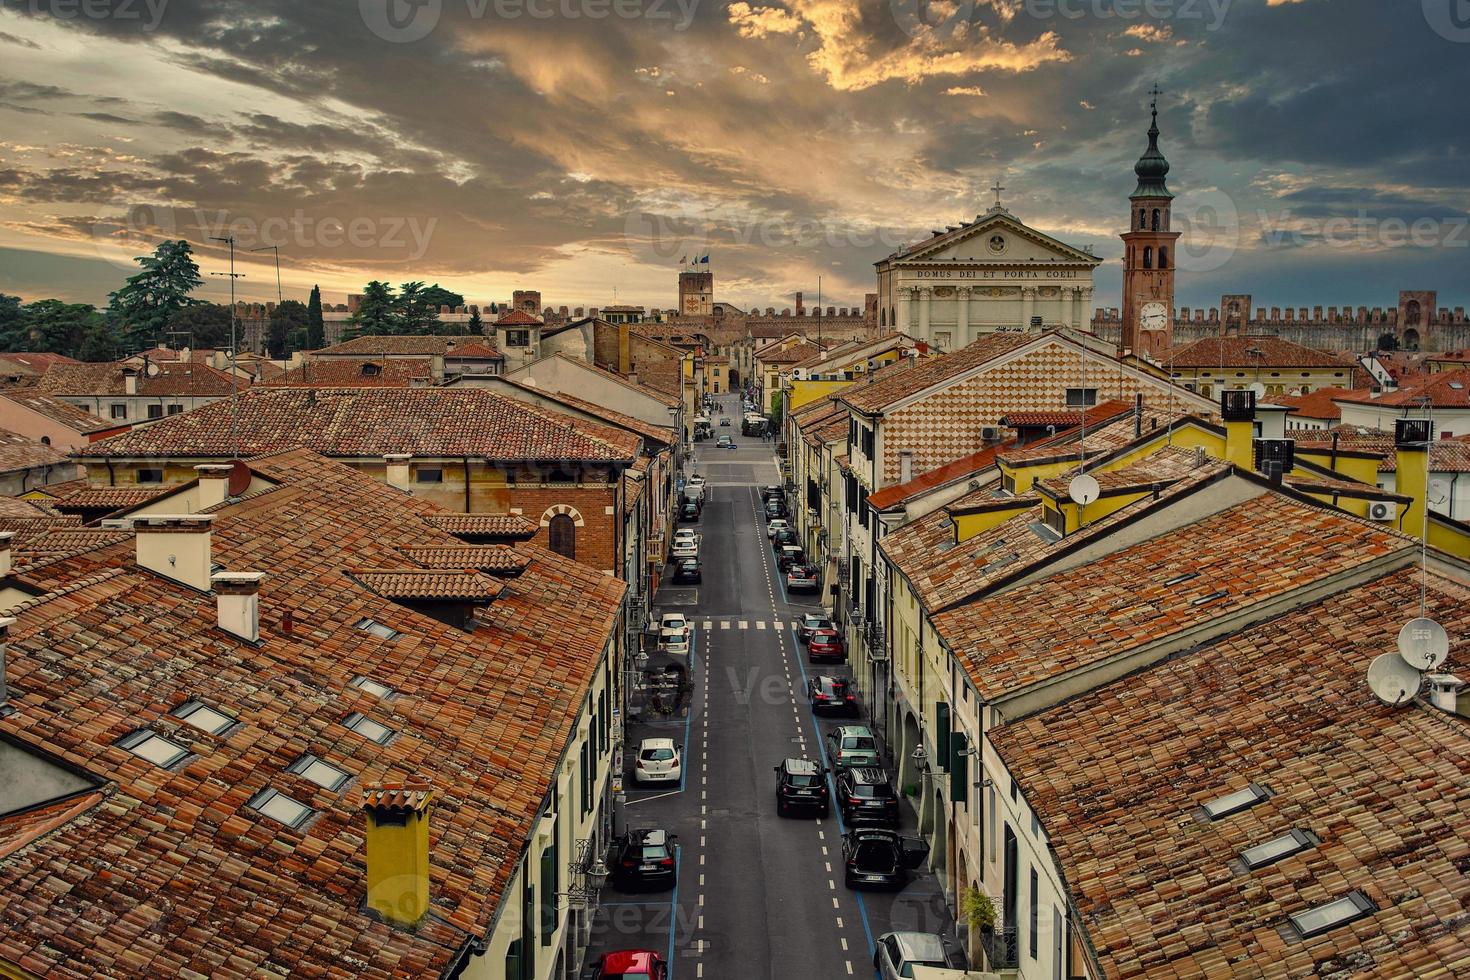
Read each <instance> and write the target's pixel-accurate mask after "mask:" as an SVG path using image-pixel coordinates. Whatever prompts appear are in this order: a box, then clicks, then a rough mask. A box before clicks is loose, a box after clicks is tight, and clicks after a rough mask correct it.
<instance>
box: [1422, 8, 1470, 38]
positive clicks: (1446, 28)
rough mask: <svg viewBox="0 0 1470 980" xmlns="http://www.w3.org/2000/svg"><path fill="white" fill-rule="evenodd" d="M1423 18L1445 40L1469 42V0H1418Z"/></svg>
mask: <svg viewBox="0 0 1470 980" xmlns="http://www.w3.org/2000/svg"><path fill="white" fill-rule="evenodd" d="M1420 3H1421V4H1422V5H1423V7H1424V20H1425V22H1426V23H1428V24H1429V27H1430V29H1431V30H1433V31H1434V33H1436V34H1438V35H1439V36H1440V37H1442V38H1444V39H1445V40H1446V41H1454V42H1456V43H1458V44H1466V43H1470V0H1420Z"/></svg>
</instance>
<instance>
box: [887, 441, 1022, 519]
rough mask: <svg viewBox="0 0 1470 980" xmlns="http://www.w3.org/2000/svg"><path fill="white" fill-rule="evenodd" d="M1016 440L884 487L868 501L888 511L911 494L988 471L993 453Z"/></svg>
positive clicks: (989, 447)
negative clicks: (906, 480)
mask: <svg viewBox="0 0 1470 980" xmlns="http://www.w3.org/2000/svg"><path fill="white" fill-rule="evenodd" d="M1014 445H1015V440H1011V441H1010V442H1005V443H997V444H996V445H994V446H988V447H986V448H985V449H982V450H980V451H979V452H978V453H971V454H970V455H968V456H961V457H960V458H959V459H957V460H955V461H954V462H953V463H946V464H945V465H944V466H941V467H939V468H938V469H933V470H930V471H929V472H927V473H920V474H919V475H918V476H916V477H914V478H913V479H912V480H909V481H908V482H907V483H896V484H894V485H893V486H889V487H884V488H883V489H882V490H879V491H878V492H877V493H875V494H871V495H870V496H869V497H868V503H869V504H870V505H871V506H872V507H873V508H875V509H876V510H887V509H888V508H890V507H898V506H899V505H901V504H903V503H905V502H906V501H908V500H909V499H910V498H911V497H917V496H920V495H922V494H925V493H928V492H929V491H930V490H936V489H938V488H939V487H942V486H947V485H948V484H950V483H953V482H955V481H956V480H963V479H964V478H965V477H967V476H971V475H973V474H975V473H979V472H980V471H982V470H988V469H990V468H991V467H992V466H994V465H995V457H996V454H997V453H999V452H1001V451H1002V450H1004V449H1006V448H1008V447H1011V446H1014Z"/></svg>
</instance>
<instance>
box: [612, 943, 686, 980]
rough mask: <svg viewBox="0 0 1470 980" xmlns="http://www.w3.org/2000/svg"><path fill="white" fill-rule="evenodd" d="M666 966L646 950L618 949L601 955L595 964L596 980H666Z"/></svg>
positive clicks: (650, 951)
mask: <svg viewBox="0 0 1470 980" xmlns="http://www.w3.org/2000/svg"><path fill="white" fill-rule="evenodd" d="M668 975H669V967H668V964H667V963H665V962H664V958H663V957H662V956H660V955H658V954H657V953H655V952H653V951H652V950H648V949H620V950H617V951H616V952H613V953H603V954H602V959H601V960H599V961H598V963H597V980H617V978H619V977H622V978H624V980H666V978H667V977H668Z"/></svg>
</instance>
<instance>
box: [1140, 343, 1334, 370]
mask: <svg viewBox="0 0 1470 980" xmlns="http://www.w3.org/2000/svg"><path fill="white" fill-rule="evenodd" d="M1250 351H1259V352H1260V353H1259V354H1252V353H1250ZM1159 360H1160V362H1161V363H1163V364H1168V365H1172V366H1173V367H1176V368H1179V367H1200V368H1207V367H1216V368H1218V367H1219V366H1220V365H1222V364H1224V365H1225V366H1227V367H1240V366H1242V365H1248V366H1250V367H1255V366H1256V365H1259V366H1261V367H1263V368H1281V367H1285V368H1313V367H1315V368H1324V367H1330V368H1341V367H1349V368H1353V367H1356V366H1357V361H1356V360H1355V359H1354V358H1353V357H1352V356H1351V355H1348V354H1338V353H1334V352H1332V351H1325V350H1317V349H1316V348H1314V347H1306V346H1304V345H1302V344H1297V343H1293V342H1292V341H1290V340H1283V339H1282V338H1280V337H1270V336H1261V337H1249V336H1248V337H1202V338H1200V339H1199V340H1196V341H1194V342H1193V343H1189V344H1184V345H1183V346H1181V347H1175V348H1174V349H1173V350H1170V351H1167V352H1165V353H1164V354H1162V355H1161V356H1160V358H1159Z"/></svg>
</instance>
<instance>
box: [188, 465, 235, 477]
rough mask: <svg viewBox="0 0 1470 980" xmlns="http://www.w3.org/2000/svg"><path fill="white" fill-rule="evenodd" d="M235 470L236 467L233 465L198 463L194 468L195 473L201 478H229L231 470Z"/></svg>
mask: <svg viewBox="0 0 1470 980" xmlns="http://www.w3.org/2000/svg"><path fill="white" fill-rule="evenodd" d="M234 468H235V467H234V465H233V464H231V463H198V464H196V465H195V466H194V471H195V472H196V473H198V474H199V475H200V476H201V477H205V476H209V477H216V478H218V477H228V476H229V475H230V470H232V469H234Z"/></svg>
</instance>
